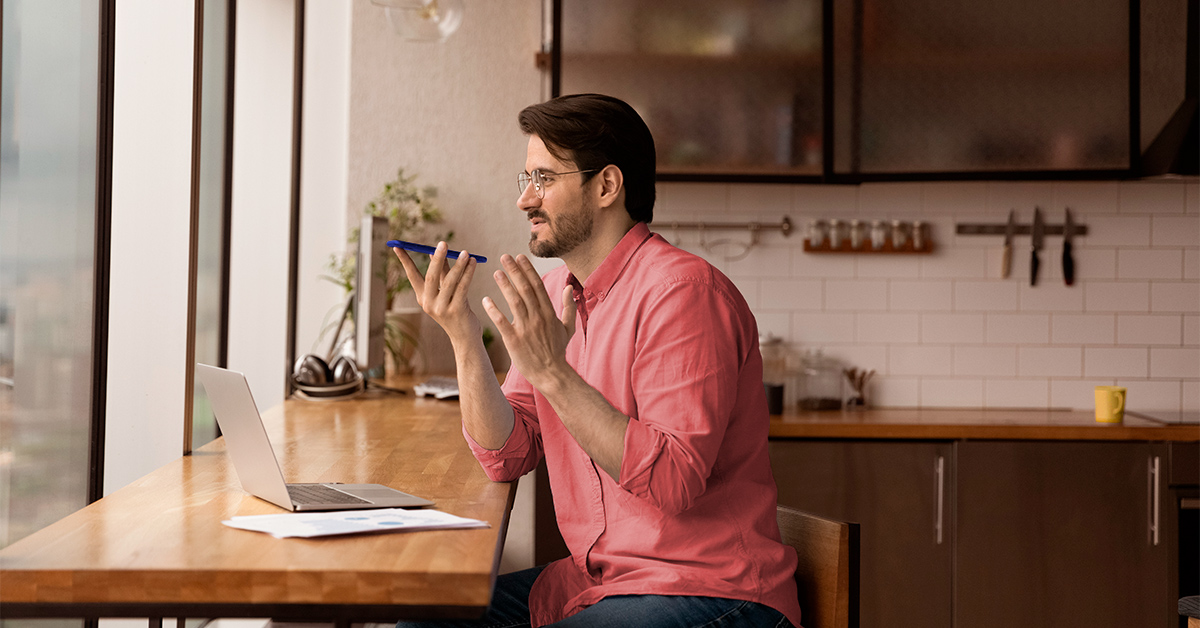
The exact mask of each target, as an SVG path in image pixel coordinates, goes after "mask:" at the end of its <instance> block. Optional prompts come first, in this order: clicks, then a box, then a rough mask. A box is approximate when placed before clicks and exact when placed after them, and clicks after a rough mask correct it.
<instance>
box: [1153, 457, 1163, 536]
mask: <svg viewBox="0 0 1200 628" xmlns="http://www.w3.org/2000/svg"><path fill="white" fill-rule="evenodd" d="M1159 464H1160V462H1159V457H1158V456H1154V457H1153V458H1151V459H1150V544H1151V545H1158V524H1159V511H1160V510H1161V504H1160V503H1159V490H1158V485H1159V478H1160V476H1161V475H1162V471H1161V468H1160V466H1159Z"/></svg>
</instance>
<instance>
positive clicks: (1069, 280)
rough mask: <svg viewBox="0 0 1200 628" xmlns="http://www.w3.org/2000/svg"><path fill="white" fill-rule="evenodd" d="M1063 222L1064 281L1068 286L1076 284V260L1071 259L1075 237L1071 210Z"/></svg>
mask: <svg viewBox="0 0 1200 628" xmlns="http://www.w3.org/2000/svg"><path fill="white" fill-rule="evenodd" d="M1066 211H1067V218H1066V220H1064V221H1063V255H1062V260H1063V281H1064V282H1066V284H1067V285H1068V286H1071V285H1074V284H1075V258H1073V257H1071V249H1072V248H1073V247H1072V246H1071V238H1072V237H1074V236H1075V221H1073V220H1071V210H1070V209H1068V210H1066Z"/></svg>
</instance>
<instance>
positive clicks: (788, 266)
mask: <svg viewBox="0 0 1200 628" xmlns="http://www.w3.org/2000/svg"><path fill="white" fill-rule="evenodd" d="M744 237H748V236H742V235H736V236H734V240H735V241H738V242H740V241H741V240H740V239H741V238H744ZM718 252H719V251H718ZM791 274H792V247H790V246H784V245H773V246H762V245H760V246H756V247H754V248H752V249H750V250H749V251H747V252H746V257H744V258H742V259H739V260H730V261H729V276H730V277H788V276H790V275H791Z"/></svg>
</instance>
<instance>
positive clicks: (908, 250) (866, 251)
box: [804, 238, 935, 255]
mask: <svg viewBox="0 0 1200 628" xmlns="http://www.w3.org/2000/svg"><path fill="white" fill-rule="evenodd" d="M934 248H935V247H934V245H933V242H931V241H926V242H925V243H924V244H923V245H922V246H921V248H919V249H917V248H913V246H912V241H911V240H910V241H909V243H908V245H907V246H905V247H901V248H895V247H893V246H892V243H891V242H884V243H883V247H882V248H878V249H876V248H874V247H873V246H871V241H870V240H864V241H863V246H862V248H858V249H855V248H851V247H850V240H849V239H846V240H842V243H841V246H838V247H836V248H835V247H834V246H833V245H832V244H829V243H826V244H824V245H821V246H813V245H812V243H811V242H809V241H808V239H807V238H805V240H804V252H805V253H855V254H862V255H928V254H930V253H932V252H933V250H934Z"/></svg>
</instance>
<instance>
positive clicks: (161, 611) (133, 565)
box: [0, 390, 516, 624]
mask: <svg viewBox="0 0 1200 628" xmlns="http://www.w3.org/2000/svg"><path fill="white" fill-rule="evenodd" d="M263 419H264V423H265V424H266V427H267V432H268V434H269V435H270V438H271V442H272V444H273V445H274V448H275V452H276V456H277V457H278V458H279V462H280V465H281V466H282V467H283V473H284V477H285V478H286V479H287V481H289V482H324V481H340V482H347V483H357V482H363V483H379V484H385V485H387V486H391V487H393V488H397V489H399V490H402V491H406V492H410V493H413V494H416V495H420V496H422V497H426V498H428V499H431V500H434V501H435V502H436V506H434V507H435V508H437V509H439V510H444V511H446V512H449V513H452V514H455V515H459V516H463V517H470V518H473V519H482V520H485V521H487V522H489V523H490V524H491V527H490V528H488V529H478V530H444V531H425V532H406V533H387V534H373V535H356V536H348V537H330V538H324V539H276V538H274V537H271V536H269V535H266V534H262V533H257V532H248V531H244V530H236V529H233V528H229V527H227V526H224V525H222V524H221V521H222V520H224V519H228V518H230V517H233V516H238V515H256V514H271V513H281V512H285V511H283V510H282V509H280V508H278V507H276V506H274V505H272V504H270V503H268V502H265V501H262V500H260V499H257V498H255V497H252V496H250V495H249V494H247V493H245V492H243V491H242V489H241V486H240V484H239V483H238V481H237V478H236V475H235V473H234V470H233V468H232V466H231V464H230V461H229V458H228V456H227V455H226V452H225V443H224V441H223V439H218V440H217V441H215V442H213V443H210V444H208V445H207V446H205V447H203V448H201V449H199V450H197V451H196V452H195V453H193V454H192V455H190V456H184V457H182V458H180V459H179V460H176V461H175V462H172V463H171V464H168V465H166V466H164V467H162V468H161V469H158V470H157V471H154V472H153V473H151V474H150V475H147V476H146V477H144V478H142V479H140V480H138V481H136V482H134V483H132V484H130V485H129V486H126V487H125V488H122V489H121V490H119V491H116V492H114V493H112V494H111V495H109V496H107V497H105V498H104V499H101V500H99V501H97V502H96V503H93V504H91V505H90V506H88V507H86V508H84V509H82V510H80V511H78V512H76V513H74V514H72V515H70V516H68V517H66V518H64V519H62V520H60V521H58V522H56V523H54V524H52V525H50V526H48V527H46V528H44V529H42V530H40V531H38V532H36V533H34V534H32V535H30V536H28V537H26V538H24V539H22V540H20V541H17V542H16V543H13V544H12V545H10V546H9V547H7V548H5V549H4V550H2V551H0V617H4V618H14V617H84V618H97V617H150V618H152V620H153V619H154V618H162V617H274V618H277V619H308V620H322V621H335V622H338V623H341V624H345V623H348V622H350V621H386V622H392V621H395V620H397V619H399V618H418V617H478V616H481V615H482V614H483V612H484V610H485V609H486V608H487V605H488V603H489V601H490V599H491V593H492V586H493V584H494V582H495V578H496V571H497V568H498V565H499V558H500V551H501V548H502V547H503V544H504V534H505V530H506V526H507V524H508V515H509V511H510V509H511V507H512V501H513V497H514V495H515V491H516V484H515V483H495V482H492V481H490V480H488V479H487V477H486V476H485V475H484V474H483V471H482V470H481V469H480V467H479V464H478V463H477V462H476V461H475V459H474V457H473V456H472V455H471V452H470V450H469V449H468V448H467V445H466V443H465V442H464V440H463V437H462V434H461V431H460V429H461V428H460V415H459V407H458V403H457V402H454V401H434V400H432V399H421V398H415V399H414V398H413V396H412V394H411V392H410V393H409V394H408V395H406V396H401V395H395V394H392V393H387V392H385V391H378V392H377V391H374V390H372V391H369V392H368V393H366V394H364V395H363V396H361V397H359V398H357V399H354V400H345V401H323V402H318V401H303V400H298V399H292V400H288V401H286V402H284V403H283V404H282V406H280V407H277V408H274V409H272V410H270V411H268V412H267V413H265V414H264V416H263Z"/></svg>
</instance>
